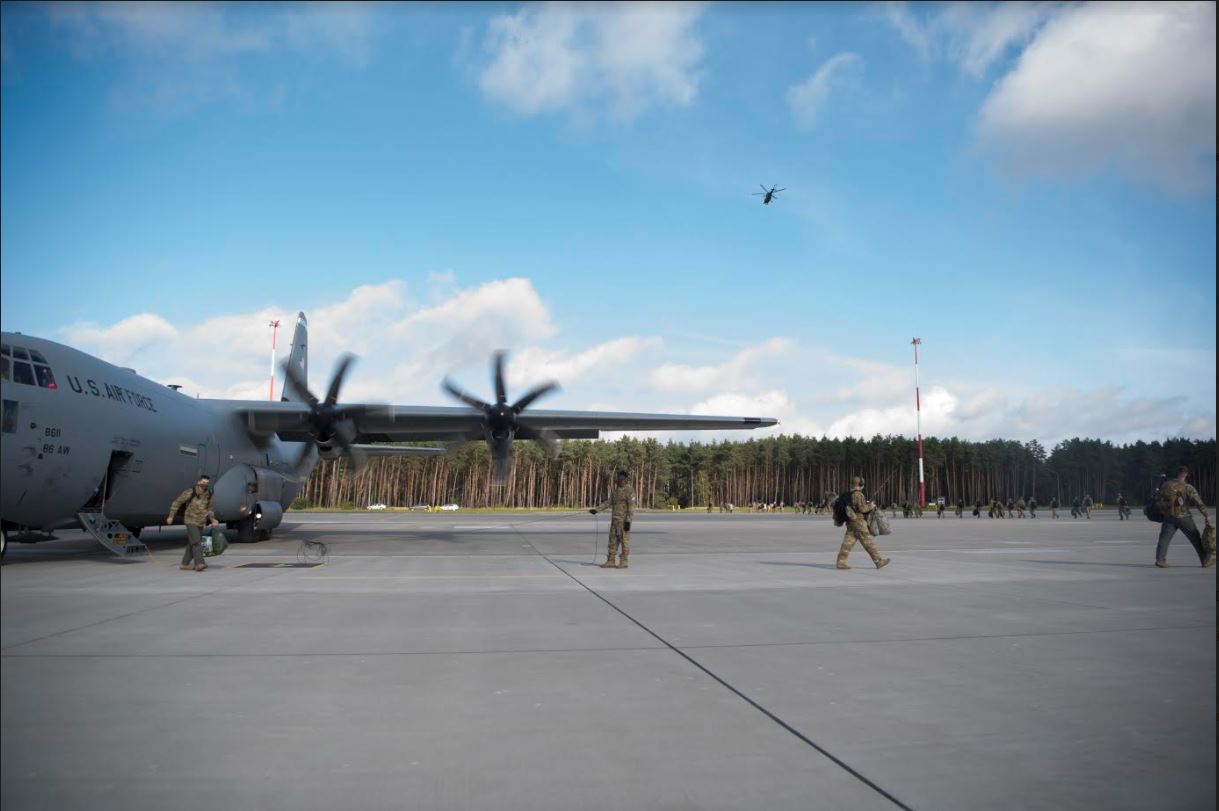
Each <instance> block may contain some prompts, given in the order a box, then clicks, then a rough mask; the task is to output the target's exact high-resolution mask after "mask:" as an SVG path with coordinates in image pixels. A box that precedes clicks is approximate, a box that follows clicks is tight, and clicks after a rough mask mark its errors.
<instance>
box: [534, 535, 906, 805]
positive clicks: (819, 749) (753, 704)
mask: <svg viewBox="0 0 1219 811" xmlns="http://www.w3.org/2000/svg"><path fill="white" fill-rule="evenodd" d="M513 530H514V531H515V532H516V533H517V534H518V535H520V536H521V538H522V539H523V540H525V541H526V542H527V543H528V544H529V546H530V548H531V549H533V551H534V552H537V554H538V556H539V557H541V558H542V559H543V560H545V561H546V562H547V563H549V564H550V565H551V566H553V567H555V568H556V569H558V570H559V571H560V572H562V573H563V574H565V575H567V577H568V578H570V579H571V580H572V581H574V582H575V583H577V584H578V585H579V586H580V587H581V588H582V589H584V590H585V591H587V592H588V593H589V594H591V595H593V596H594V597H596V598H597V599H598V600H600V601H601V602H603V603H605V604H606V605H608V606H609V607H610V608H612V609H614V610H615V611H617V612H618V613H619V614H621V615H622V616H624V617H626V618H627V619H628V620H630V621H631V622H632V623H633V624H635V625H636V626H638V627H639V629H640V630H642V631H644V632H645V633H646V634H648V635H649V636H651V637H652V638H653V639H655V640H656V641H657V642H659V643H660V644H662V645H664V646H665V647H666V648H668V649H669V650H671V651H673V652H674V653H676V654H677V655H678V656H680V657H681V658H683V659H685V660H686V661H687V662H689V663H690V664H692V665H694V666H695V667H696V668H698V669H699V670H701V671H702V672H703V673H705V674H706V675H707V676H709V677H710V678H712V679H714V680H715V681H716V683H718V684H719V685H720V686H722V687H724V688H725V689H727V690H729V691H730V692H732V693H733V694H734V695H735V696H737V697H738V698H740V699H741V700H742V701H744V702H745V703H746V704H748V705H749V706H751V707H753V708H754V709H755V710H757V711H758V712H760V713H762V714H763V715H765V716H766V717H767V718H769V719H770V720H771V721H774V722H775V723H776V724H778V725H779V726H781V727H782V728H783V729H785V730H787V731H788V732H789V733H791V734H792V735H793V736H795V737H796V738H797V739H799V740H800V741H802V742H803V743H805V744H807V745H808V746H809V747H811V748H812V749H814V750H815V751H817V752H818V753H820V754H821V755H824V756H825V757H826V758H828V759H829V760H830V761H831V762H832V763H834V764H835V765H837V766H838V767H839V768H841V769H843V770H844V771H845V772H846V773H847V774H849V775H851V776H852V777H854V778H855V779H856V780H858V781H859V782H861V783H863V784H864V785H865V786H867V787H868V788H870V789H872V790H873V791H875V792H876V793H877V794H879V795H880V796H882V797H884V798H885V799H886V800H888V801H889V802H891V803H893V804H894V805H896V806H897V807H898V808H900V809H902V811H914V809H912V808H911V807H910V806H908V805H906V804H905V803H903V802H902V801H901V800H899V799H897V798H896V797H894V796H893V795H892V794H890V793H889V792H887V791H885V790H884V789H883V788H881V787H880V786H879V785H877V784H876V783H875V782H873V781H872V780H871V779H869V778H868V777H867V776H866V775H864V774H861V773H860V772H858V771H856V770H855V769H854V768H853V767H852V766H850V765H849V764H847V763H846V762H844V761H843V760H841V759H839V758H838V757H837V756H835V755H833V754H831V753H830V751H829V750H827V749H826V748H824V747H823V746H821V745H820V744H818V743H817V742H816V741H814V740H812V739H811V738H809V737H808V736H807V735H805V734H804V733H802V732H800V730H798V729H796V728H795V727H793V726H792V725H791V724H789V723H787V722H786V721H784V720H783V719H782V718H780V717H779V716H777V715H775V714H774V713H773V712H771V711H770V710H768V709H766V708H765V707H763V706H762V705H761V704H759V703H758V702H756V701H754V700H753V699H752V698H750V697H749V696H747V695H745V694H744V693H743V692H741V691H740V690H738V689H737V688H736V687H734V686H733V685H732V684H730V683H729V682H728V681H726V680H725V679H723V678H721V677H720V676H718V675H716V674H715V673H714V672H712V671H711V670H710V669H708V668H707V667H706V666H705V665H703V664H702V663H701V662H699V661H698V660H697V659H695V658H694V657H692V656H690V655H689V654H688V653H686V652H685V651H683V650H682V649H681V648H679V647H677V646H676V645H674V644H673V643H672V642H670V641H669V640H667V639H665V638H664V637H663V636H661V635H660V634H658V633H656V632H655V631H653V630H652V629H651V628H649V627H648V626H646V625H644V624H643V623H642V622H640V621H639V620H637V619H635V618H634V617H633V616H631V615H630V614H629V613H627V612H626V611H625V610H624V609H622V608H619V607H618V606H617V605H616V604H615V603H614V602H613V601H612V600H610V599H609V598H608V597H605V596H604V595H603V594H601V592H599V591H597V590H596V589H594V588H592V587H591V586H589V585H588V584H586V583H585V582H584V581H582V580H581V579H580V578H578V577H576V576H575V575H573V574H572V573H571V572H569V571H567V570H566V569H564V568H563V567H562V566H560V565H559V564H557V563H555V562H554V561H553V560H551V558H550V556H549V555H547V554H545V553H544V552H541V551H539V550H538V548H537V547H536V546H534V545H533V543H532V542H531V541H529V539H528V538H526V537H525V536H524V535H522V534H521V532H520V531H519V530H517V529H516V527H513ZM594 562H595V560H594Z"/></svg>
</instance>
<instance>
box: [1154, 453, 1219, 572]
mask: <svg viewBox="0 0 1219 811" xmlns="http://www.w3.org/2000/svg"><path fill="white" fill-rule="evenodd" d="M1188 477H1189V468H1187V467H1181V468H1178V469H1177V477H1176V478H1175V479H1169V480H1168V481H1166V482H1164V484H1163V485H1161V486H1160V493H1159V495H1158V496H1157V497H1156V500H1157V503H1158V506H1159V508H1160V512H1161V513H1163V519H1162V521H1161V523H1160V538H1159V540H1158V541H1157V542H1156V566H1159V567H1160V568H1161V569H1167V568H1168V544H1169V542H1171V541H1172V536H1174V535H1176V534H1177V530H1181V532H1182V533H1184V534H1185V537H1186V538H1188V539H1189V542H1190V544H1192V545H1193V547H1194V551H1195V552H1197V553H1198V561H1199V562H1200V563H1201V564H1202V566H1203V567H1206V566H1214V565H1215V548H1214V546H1212V545H1211V544H1213V542H1214V541H1213V538H1214V536H1213V535H1212V536H1211V537H1212V540H1211V543H1207V542H1206V541H1205V540H1203V538H1202V534H1201V533H1199V532H1198V525H1197V524H1195V523H1194V517H1193V516H1192V515H1190V514H1189V508H1190V507H1194V508H1195V509H1197V510H1198V512H1200V513H1202V520H1203V521H1205V522H1206V526H1207V528H1208V529H1209V528H1210V525H1211V517H1210V515H1209V514H1208V513H1207V512H1206V504H1205V503H1204V502H1203V501H1202V497H1201V496H1199V495H1198V491H1197V490H1195V489H1194V486H1193V485H1192V484H1190V483H1189V482H1187V481H1185V480H1186V479H1187V478H1188Z"/></svg>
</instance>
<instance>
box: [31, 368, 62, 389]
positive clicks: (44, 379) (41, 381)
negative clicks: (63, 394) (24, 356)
mask: <svg viewBox="0 0 1219 811" xmlns="http://www.w3.org/2000/svg"><path fill="white" fill-rule="evenodd" d="M34 375H35V376H36V377H37V378H38V385H39V386H42V387H43V388H44V389H57V388H59V386H57V385H55V374H54V373H53V372H52V371H51V367H50V366H43V365H42V364H40V363H36V364H34Z"/></svg>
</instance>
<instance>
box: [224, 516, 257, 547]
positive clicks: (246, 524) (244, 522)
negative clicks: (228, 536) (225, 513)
mask: <svg viewBox="0 0 1219 811" xmlns="http://www.w3.org/2000/svg"><path fill="white" fill-rule="evenodd" d="M229 527H230V528H231V529H232V528H235V529H236V530H237V543H254V542H255V541H257V540H260V539H259V538H258V534H257V532H256V531H255V530H254V519H253V517H250V518H243V519H241V520H240V521H234V522H233V523H232V524H229Z"/></svg>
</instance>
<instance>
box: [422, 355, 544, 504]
mask: <svg viewBox="0 0 1219 811" xmlns="http://www.w3.org/2000/svg"><path fill="white" fill-rule="evenodd" d="M507 354H508V353H507V352H504V351H503V350H500V351H499V352H496V353H495V355H494V356H493V358H494V360H493V368H494V372H493V374H492V376H491V380H492V382H493V384H494V386H495V402H494V403H485V402H483V401H482V400H480V399H478V398H477V397H475V396H474V395H472V394H469V393H467V392H465V391H462V390H461V389H459V388H458V387H457V386H456V385H454V384H453V382H452V381H451V380H449V379H448V378H447V377H446V378H445V379H444V382H443V383H442V384H441V387H442V388H443V389H444V390H445V391H446V392H448V394H449V395H450V396H451V397H453V398H455V399H457V400H460V401H461V402H463V403H465V404H466V405H468V406H469V407H470V408H473V409H476V410H479V411H482V413H483V419H482V425H481V426H480V433H481V435H482V438H483V439H485V440H487V445H488V447H490V449H491V459H492V460H493V463H494V468H493V477H492V478H493V481H494V483H495V485H496V486H500V485H502V484H504V482H505V480H507V478H508V471H509V470H511V469H512V441H513V440H514V439H532V440H536V441H538V442H540V443H542V445H544V446H545V448H546V451H547V452H548V453H549V454H550V455H551V456H557V455H558V450H559V443H558V438H557V437H556V436H555V434H554V432H553V431H550V430H549V429H541V430H538V429H535V428H531V427H529V426H528V425H522V424H521V423H520V422H519V421H518V420H517V417H519V416H520V415H521V413H522V412H524V411H525V410H526V409H527V408H529V406H530V405H532V404H533V402H534V401H535V400H537V399H538V398H539V397H544V396H545V395H547V394H550V393H551V392H552V391H555V390H556V389H558V388H559V384H558V383H555V382H554V381H550V382H548V383H542V384H541V385H538V386H535V387H534V388H532V389H530V390H529V391H528V392H526V393H525V394H524V395H522V396H521V398H520V399H519V400H517V401H516V402H515V403H512V404H511V405H509V404H508V386H507V383H505V381H504V359H505V358H506V357H507ZM470 438H471V439H474V438H477V437H470Z"/></svg>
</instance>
